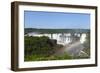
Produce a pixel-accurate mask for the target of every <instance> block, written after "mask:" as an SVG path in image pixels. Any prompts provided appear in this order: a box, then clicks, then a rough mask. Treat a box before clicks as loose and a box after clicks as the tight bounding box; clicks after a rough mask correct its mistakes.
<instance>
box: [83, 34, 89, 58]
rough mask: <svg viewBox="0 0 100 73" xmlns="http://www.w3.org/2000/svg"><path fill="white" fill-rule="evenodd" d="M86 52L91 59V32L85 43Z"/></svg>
mask: <svg viewBox="0 0 100 73" xmlns="http://www.w3.org/2000/svg"><path fill="white" fill-rule="evenodd" d="M83 45H84V47H85V48H84V50H83V51H84V52H85V53H87V54H88V57H90V32H89V33H87V37H86V41H85V42H84V44H83Z"/></svg>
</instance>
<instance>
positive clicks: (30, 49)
mask: <svg viewBox="0 0 100 73" xmlns="http://www.w3.org/2000/svg"><path fill="white" fill-rule="evenodd" d="M24 39H25V45H24V47H25V56H24V58H25V59H24V60H25V61H43V60H63V59H71V56H69V55H68V54H65V55H62V56H54V55H53V54H54V53H55V52H56V51H55V49H58V50H59V48H61V47H63V46H62V45H57V41H56V40H51V39H49V38H48V37H46V36H42V37H32V36H31V37H30V36H25V38H24Z"/></svg>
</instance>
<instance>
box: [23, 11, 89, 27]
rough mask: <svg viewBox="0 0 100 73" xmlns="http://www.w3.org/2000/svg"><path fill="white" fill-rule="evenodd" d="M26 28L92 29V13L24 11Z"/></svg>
mask: <svg viewBox="0 0 100 73" xmlns="http://www.w3.org/2000/svg"><path fill="white" fill-rule="evenodd" d="M24 26H25V28H39V29H40V28H44V29H90V14H85V13H67V12H66V13H64V12H43V11H24Z"/></svg>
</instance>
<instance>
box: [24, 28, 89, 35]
mask: <svg viewBox="0 0 100 73" xmlns="http://www.w3.org/2000/svg"><path fill="white" fill-rule="evenodd" d="M24 30H25V34H27V33H30V32H39V33H69V32H70V33H84V32H85V33H86V32H89V31H90V30H89V29H37V28H25V29H24Z"/></svg>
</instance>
